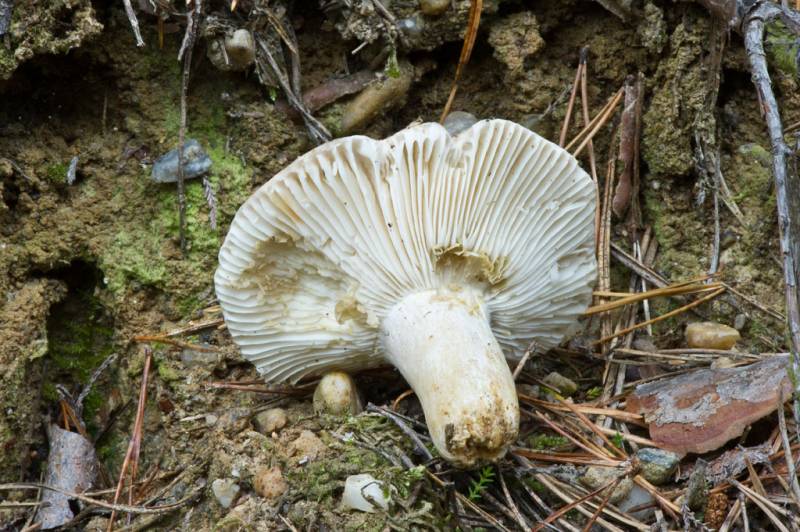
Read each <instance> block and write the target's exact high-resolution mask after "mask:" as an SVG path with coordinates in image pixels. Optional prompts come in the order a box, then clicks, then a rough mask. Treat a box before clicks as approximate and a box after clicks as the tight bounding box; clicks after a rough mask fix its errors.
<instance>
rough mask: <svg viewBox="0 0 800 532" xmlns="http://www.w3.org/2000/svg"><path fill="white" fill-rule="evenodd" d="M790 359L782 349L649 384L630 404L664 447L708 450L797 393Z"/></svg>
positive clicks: (637, 391)
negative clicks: (749, 361) (745, 363)
mask: <svg viewBox="0 0 800 532" xmlns="http://www.w3.org/2000/svg"><path fill="white" fill-rule="evenodd" d="M787 364H788V356H786V355H782V356H776V357H771V358H767V359H764V360H762V361H760V362H757V363H755V364H751V365H749V366H744V367H737V368H724V369H704V370H699V371H695V372H692V373H687V374H684V375H680V376H677V377H675V378H668V379H664V380H661V381H657V382H654V383H649V384H643V385H641V386H638V387H637V388H636V391H635V392H634V393H633V394H632V395H631V396H630V397H629V398H628V402H627V405H626V409H627V410H628V411H630V412H636V413H640V414H644V416H645V421H647V422H648V423H649V424H650V438H651V439H652V440H653V441H655V442H656V443H657V444H658V445H659V446H661V447H663V448H664V449H668V450H670V451H673V452H676V453H679V454H686V453H698V454H699V453H705V452H708V451H712V450H714V449H718V448H719V447H721V446H722V445H723V444H724V443H725V442H727V441H728V440H730V439H732V438H735V437H737V436H739V435H741V434H742V432H743V431H744V429H745V428H746V427H747V426H748V425H749V424H751V423H753V422H754V421H757V420H759V419H761V418H762V417H764V416H766V415H768V414H770V413H772V412H774V411H775V409H776V408H777V406H778V402H779V397H780V396H781V395H780V394H781V393H783V397H787V398H788V397H790V396H791V392H792V385H791V381H790V380H789V377H788V374H787Z"/></svg>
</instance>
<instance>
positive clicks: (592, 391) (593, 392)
mask: <svg viewBox="0 0 800 532" xmlns="http://www.w3.org/2000/svg"><path fill="white" fill-rule="evenodd" d="M602 393H603V388H602V386H595V387H593V388H589V389H588V390H587V391H586V398H587V399H589V400H592V399H597V398H598V397H600V394H602Z"/></svg>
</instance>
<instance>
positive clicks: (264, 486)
mask: <svg viewBox="0 0 800 532" xmlns="http://www.w3.org/2000/svg"><path fill="white" fill-rule="evenodd" d="M288 488H289V486H288V485H287V484H286V481H285V480H284V479H283V471H281V468H280V467H278V466H275V467H259V468H258V470H257V471H256V474H255V476H253V489H255V490H256V493H258V494H259V495H260V496H262V497H264V498H265V499H267V500H274V499H277V498H278V497H280V496H281V495H283V494H284V493H285V492H286V490H287V489H288Z"/></svg>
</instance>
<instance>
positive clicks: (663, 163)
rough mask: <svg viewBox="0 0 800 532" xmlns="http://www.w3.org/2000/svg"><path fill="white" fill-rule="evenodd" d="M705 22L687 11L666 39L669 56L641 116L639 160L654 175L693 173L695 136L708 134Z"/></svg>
mask: <svg viewBox="0 0 800 532" xmlns="http://www.w3.org/2000/svg"><path fill="white" fill-rule="evenodd" d="M708 20H709V19H708V17H707V16H706V15H705V14H704V13H703V12H702V11H701V10H698V9H694V8H690V9H688V10H687V12H686V15H685V16H684V19H683V22H681V23H680V24H678V26H677V27H676V28H675V31H674V32H673V33H672V35H671V36H670V55H669V57H668V58H667V59H665V60H663V61H661V62H660V63H659V67H658V71H657V72H656V75H655V79H654V80H653V85H652V86H653V93H652V97H651V100H650V103H649V105H648V106H647V110H646V112H645V114H644V117H643V125H644V131H643V136H642V156H643V157H644V159H645V161H647V166H648V168H649V170H650V172H651V173H653V174H655V175H664V176H678V175H686V174H689V173H690V172H691V171H692V170H693V169H694V159H693V156H692V155H693V150H692V142H693V136H694V133H695V131H696V130H697V129H701V130H705V129H709V128H710V130H712V131H713V127H711V126H712V125H713V116H710V115H709V114H708V113H705V112H704V104H705V101H706V90H707V89H706V87H708V81H707V80H706V76H707V68H706V61H705V60H704V58H705V55H706V54H707V53H708V50H707V48H708V42H709V39H708V35H709V32H710V29H709V22H708ZM708 122H711V124H709V123H708Z"/></svg>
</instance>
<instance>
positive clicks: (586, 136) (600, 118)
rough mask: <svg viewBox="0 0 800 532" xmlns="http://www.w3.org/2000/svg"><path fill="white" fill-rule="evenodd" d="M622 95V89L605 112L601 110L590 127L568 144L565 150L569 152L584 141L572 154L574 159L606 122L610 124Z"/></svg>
mask: <svg viewBox="0 0 800 532" xmlns="http://www.w3.org/2000/svg"><path fill="white" fill-rule="evenodd" d="M622 95H623V89H622V88H620V89H619V90H618V91H617V93H616V94H615V95H614V98H613V99H612V100H611V101H610V102H609V103H608V104H606V106H605V107H604V108H603V110H601V111H600V113H599V114H598V115H597V116H596V117H594V119H593V120H592V121H591V122H590V123H589V125H588V126H586V127H585V128H584V129H583V130H582V131H581V132H580V133H578V135H577V136H576V137H575V138H574V139H572V142H570V143H569V144H567V146H566V148H565V149H566V150H569V149H570V148H571V147H572V146H573V145H574V144H575V143H576V142H577V141H578V140H580V139H582V140H581V143H580V144H579V145H578V147H577V148H575V151H574V152H572V155H573V156H574V157H577V156H578V155H580V154H581V152H582V151H583V149H584V148H585V147H586V146H587V144H589V142H591V140H592V138H594V136H595V135H596V134H597V132H598V131H600V128H602V127H603V126H604V125H606V122H608V120H609V119H610V118H611V115H613V114H614V111H615V110H616V109H617V106H618V105H619V103H620V102H621V101H622Z"/></svg>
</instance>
